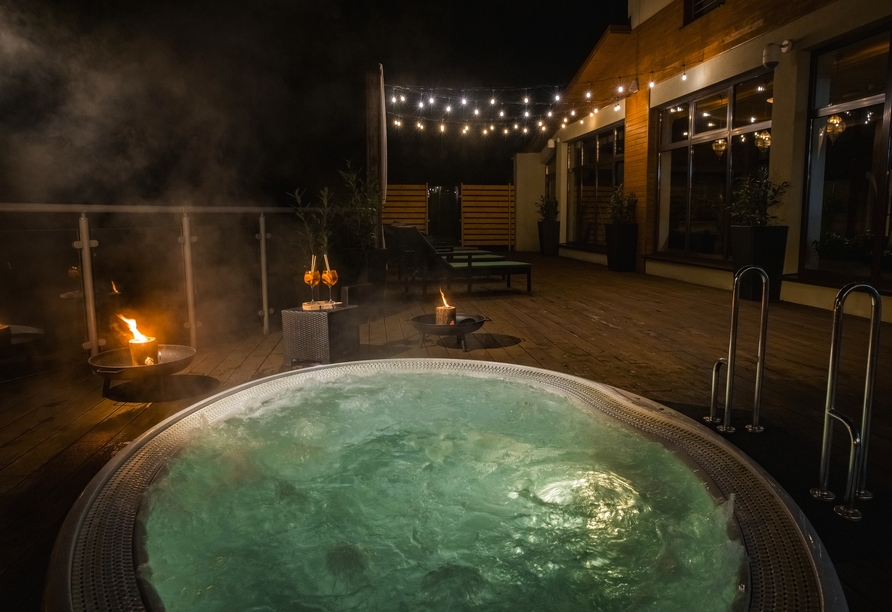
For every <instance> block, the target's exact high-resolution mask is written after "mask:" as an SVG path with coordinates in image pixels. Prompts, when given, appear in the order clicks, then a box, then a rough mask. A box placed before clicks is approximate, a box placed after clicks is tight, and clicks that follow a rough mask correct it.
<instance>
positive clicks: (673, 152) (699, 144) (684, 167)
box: [658, 73, 774, 259]
mask: <svg viewBox="0 0 892 612" xmlns="http://www.w3.org/2000/svg"><path fill="white" fill-rule="evenodd" d="M773 96H774V81H773V75H772V74H771V73H769V74H762V75H759V76H758V77H755V78H751V79H748V80H746V81H743V82H740V83H737V84H735V85H733V86H729V87H722V88H720V89H714V90H712V91H704V92H699V93H697V94H695V95H694V96H692V97H691V98H690V99H688V100H683V101H680V102H675V103H673V104H671V105H669V106H667V107H665V108H663V109H662V110H661V111H660V158H659V172H660V180H659V188H660V222H659V223H660V225H659V234H658V235H659V250H661V251H667V252H676V253H680V254H686V255H693V256H697V257H709V258H713V259H727V258H728V257H729V256H730V244H729V233H730V219H729V218H728V214H727V212H726V208H727V206H726V203H727V202H730V198H731V192H732V187H733V184H734V182H735V181H736V180H738V179H739V178H740V177H743V176H746V175H748V174H749V173H752V172H754V171H756V170H757V169H759V168H760V167H763V166H767V165H768V158H769V153H770V150H771V106H772V104H773V102H774V98H773ZM691 109H692V110H691Z"/></svg>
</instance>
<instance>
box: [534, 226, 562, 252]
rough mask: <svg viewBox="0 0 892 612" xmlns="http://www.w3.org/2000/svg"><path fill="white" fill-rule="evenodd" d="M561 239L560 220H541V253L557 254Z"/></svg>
mask: <svg viewBox="0 0 892 612" xmlns="http://www.w3.org/2000/svg"><path fill="white" fill-rule="evenodd" d="M560 241H561V222H560V221H539V253H541V254H542V255H557V254H558V244H560Z"/></svg>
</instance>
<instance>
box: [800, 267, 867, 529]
mask: <svg viewBox="0 0 892 612" xmlns="http://www.w3.org/2000/svg"><path fill="white" fill-rule="evenodd" d="M856 291H860V292H862V293H866V294H868V295H869V296H870V302H871V308H870V338H869V340H868V344H867V374H866V376H865V379H864V403H863V406H862V412H861V429H860V430H859V429H858V428H857V427H856V426H855V424H854V422H853V421H852V420H851V419H849V418H848V417H847V416H845V415H843V414H841V413H839V412H837V411H836V377H837V374H838V371H839V355H840V344H841V342H842V316H843V313H844V310H845V301H846V299H848V297H849V296H850V295H851V294H852V293H854V292H856ZM882 319H883V303H882V300H881V299H880V294H879V292H878V291H877V290H876V289H875V288H873V287H872V286H870V285H867V284H865V283H849V284H848V285H846V286H845V287H843V288H842V289H840V290H839V293H837V294H836V299H835V300H834V301H833V331H832V332H831V339H830V365H829V367H828V369H827V399H826V401H825V403H824V439H823V443H822V445H821V471H820V483H819V486H817V487H815V488H813V489H812V490H811V495H812V497H814V498H815V499H820V500H823V501H832V500H834V499H836V495H834V494H833V493H832V492H831V491H829V490H828V489H827V485H828V482H829V479H830V444H831V442H832V441H833V421H834V420H836V421H839V422H840V423H842V424H843V425H844V426H845V428H846V430H847V431H848V433H849V438H850V440H851V443H852V448H851V450H850V452H849V471H848V476H847V479H846V493H845V499H844V500H843V504H841V505H838V506H835V507H834V508H833V510H834V512H836V513H837V514H839V515H840V516H842V517H843V518H845V519H848V520H850V521H857V520H859V519H860V518H861V512H860V511H859V510H858V509H857V508H855V499H856V498H857V499H860V500H863V501H866V500H869V499H873V493H871V492H870V491H868V490H867V447H868V442H869V440H870V415H871V411H872V409H873V383H874V380H875V379H876V367H877V348H878V347H879V343H880V321H882Z"/></svg>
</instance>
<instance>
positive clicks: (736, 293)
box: [703, 266, 768, 433]
mask: <svg viewBox="0 0 892 612" xmlns="http://www.w3.org/2000/svg"><path fill="white" fill-rule="evenodd" d="M748 272H755V273H757V274H758V275H759V276H761V277H762V314H761V318H760V325H759V327H760V329H759V347H758V349H757V354H756V359H757V361H756V392H755V397H754V400H753V422H752V424H751V425H747V426H746V429H747V431H750V432H752V433H759V432H761V431H763V430H764V429H765V428H764V427H762V426H761V425H759V410H760V408H761V406H762V370H763V369H764V368H765V338H766V336H767V334H768V274H767V273H766V272H765V270H763V269H762V268H760V267H759V266H744V267H742V268H741V269H740V270H738V271H737V274H735V275H734V290H733V291H732V292H731V338H730V340H729V342H728V357H727V358H724V357H723V358H721V359H719V360H718V361H716V362H715V365H714V366H713V368H712V392H711V394H710V402H709V416H705V417H703V420H704V421H706V422H707V423H719V422H722V420H721V419H719V418H718V417H717V416H716V403H717V401H716V400H717V398H716V396H717V395H718V381H719V371H720V370H721V369H722V365H723V364H725V365H727V366H728V370H727V378H726V380H725V417H724V421H723V422H722V424H721V425H719V426H718V427H716V429H717V430H719V431H721V432H723V433H734V432H735V431H736V429H735V428H734V426H733V425H731V398H732V397H733V394H734V366H735V364H734V357H735V355H736V353H737V319H738V315H739V313H740V281H741V279H742V278H743V277H744V275H745V274H747V273H748Z"/></svg>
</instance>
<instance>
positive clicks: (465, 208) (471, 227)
mask: <svg viewBox="0 0 892 612" xmlns="http://www.w3.org/2000/svg"><path fill="white" fill-rule="evenodd" d="M461 243H462V245H463V246H483V245H486V246H506V247H508V249H509V250H510V249H512V248H513V247H514V185H464V184H463V185H462V186H461Z"/></svg>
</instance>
